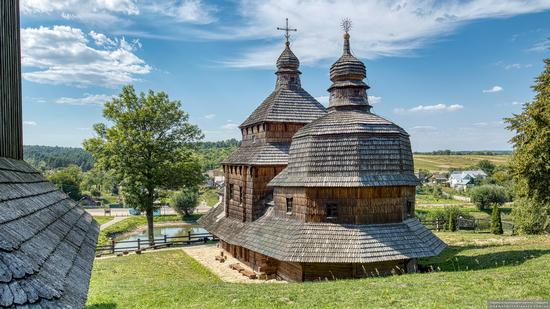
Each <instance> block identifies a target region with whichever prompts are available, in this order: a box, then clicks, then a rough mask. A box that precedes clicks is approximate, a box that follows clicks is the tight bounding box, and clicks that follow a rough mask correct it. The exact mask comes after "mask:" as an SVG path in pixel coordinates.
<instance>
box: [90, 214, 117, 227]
mask: <svg viewBox="0 0 550 309" xmlns="http://www.w3.org/2000/svg"><path fill="white" fill-rule="evenodd" d="M113 218H114V217H110V216H94V219H95V220H96V221H97V223H99V225H102V224H104V223H107V222H109V221H111V220H113Z"/></svg>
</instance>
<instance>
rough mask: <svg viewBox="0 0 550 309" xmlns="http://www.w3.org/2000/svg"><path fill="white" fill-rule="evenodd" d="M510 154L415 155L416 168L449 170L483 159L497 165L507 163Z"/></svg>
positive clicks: (464, 166) (468, 165) (467, 165)
mask: <svg viewBox="0 0 550 309" xmlns="http://www.w3.org/2000/svg"><path fill="white" fill-rule="evenodd" d="M509 159H510V156H509V155H498V156H483V155H450V156H445V155H421V154H415V155H414V169H415V170H419V169H424V170H429V171H447V170H449V168H466V167H470V166H473V165H476V164H477V163H478V162H479V161H481V160H489V161H491V162H493V163H494V164H495V165H502V164H506V163H507V162H508V160H509Z"/></svg>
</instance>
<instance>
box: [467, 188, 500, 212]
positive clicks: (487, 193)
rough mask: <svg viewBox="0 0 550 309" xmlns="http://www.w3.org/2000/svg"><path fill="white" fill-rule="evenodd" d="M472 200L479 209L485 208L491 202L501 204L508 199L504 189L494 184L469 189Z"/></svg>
mask: <svg viewBox="0 0 550 309" xmlns="http://www.w3.org/2000/svg"><path fill="white" fill-rule="evenodd" d="M470 197H471V198H472V202H473V203H474V204H475V205H476V207H477V208H478V209H479V210H483V209H487V208H489V206H490V205H492V204H497V205H502V204H504V203H506V202H507V201H508V194H507V193H506V189H505V188H504V187H501V186H496V185H483V186H479V187H475V188H473V189H472V190H471V191H470Z"/></svg>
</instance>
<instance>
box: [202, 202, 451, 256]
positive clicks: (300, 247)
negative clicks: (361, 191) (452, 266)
mask: <svg viewBox="0 0 550 309" xmlns="http://www.w3.org/2000/svg"><path fill="white" fill-rule="evenodd" d="M199 223H200V224H201V225H202V226H204V228H206V229H207V230H208V231H209V232H211V233H213V234H214V235H216V236H218V237H219V238H220V239H222V240H223V241H225V242H227V243H230V244H233V245H238V246H242V247H245V248H248V249H250V250H253V251H256V252H259V253H261V254H264V255H267V256H270V257H272V258H275V259H277V260H280V261H289V262H303V263H370V262H380V261H390V260H402V259H413V258H423V257H430V256H435V255H438V254H439V253H440V252H441V251H442V250H443V249H444V248H445V247H446V245H445V243H444V242H442V241H441V240H440V239H439V238H437V237H436V236H435V235H434V234H433V233H432V232H431V231H430V230H428V229H426V227H424V226H423V225H422V224H421V223H420V222H419V221H418V219H408V220H405V221H403V222H401V223H389V224H364V225H353V224H333V223H304V222H301V221H297V220H293V219H289V218H279V217H276V216H275V215H274V212H273V208H272V207H270V208H269V209H268V210H267V212H266V214H265V215H264V216H262V217H261V218H259V219H258V220H256V221H254V222H251V223H246V224H244V223H243V222H240V221H239V220H234V219H231V218H227V217H225V212H224V208H223V205H219V206H217V207H215V208H213V209H211V210H210V212H208V213H207V214H206V215H204V216H203V217H202V218H201V219H200V220H199Z"/></svg>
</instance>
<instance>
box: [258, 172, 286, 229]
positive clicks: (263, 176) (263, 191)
mask: <svg viewBox="0 0 550 309" xmlns="http://www.w3.org/2000/svg"><path fill="white" fill-rule="evenodd" d="M285 167H286V165H272V166H255V167H253V168H252V175H251V176H252V186H251V187H252V204H251V205H252V206H251V213H252V217H251V218H250V219H251V220H256V219H258V218H259V217H260V216H262V215H263V213H264V211H265V205H264V204H263V199H264V198H265V197H266V196H267V195H269V194H271V193H273V188H271V187H268V186H267V184H268V183H269V182H270V181H271V180H272V179H273V178H274V177H275V176H277V175H278V174H279V173H280V172H281V171H282V170H283V169H284V168H285Z"/></svg>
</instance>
